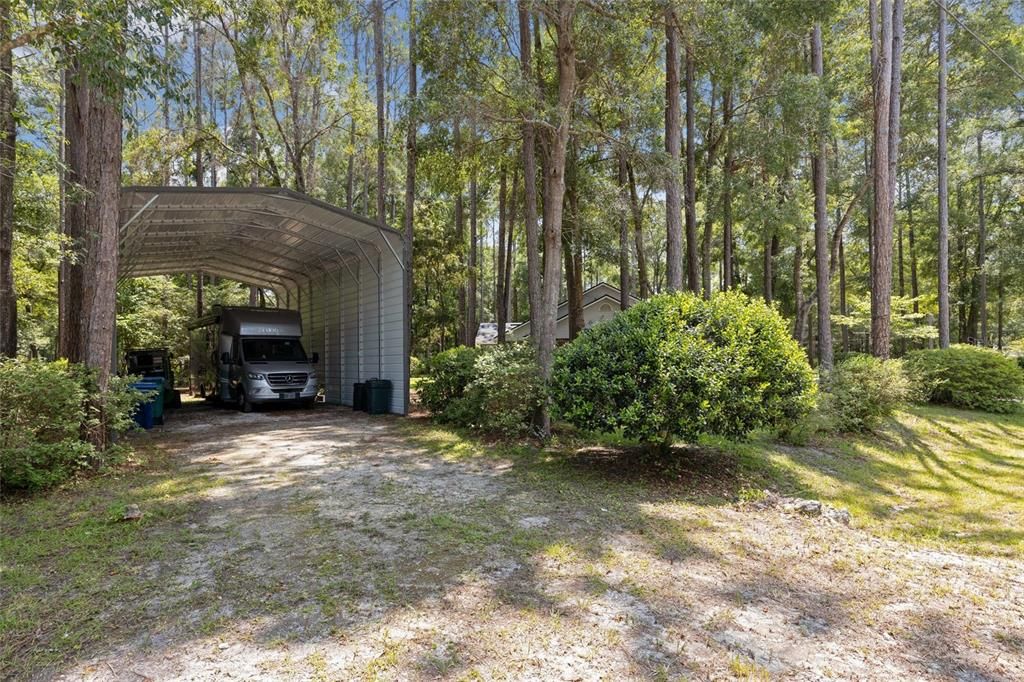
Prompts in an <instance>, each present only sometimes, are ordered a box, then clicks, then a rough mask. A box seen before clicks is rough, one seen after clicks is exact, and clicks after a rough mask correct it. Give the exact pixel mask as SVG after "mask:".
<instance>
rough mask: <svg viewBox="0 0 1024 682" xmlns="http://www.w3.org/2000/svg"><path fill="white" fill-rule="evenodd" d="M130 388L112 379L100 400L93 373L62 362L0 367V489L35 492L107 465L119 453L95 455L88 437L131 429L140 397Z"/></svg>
mask: <svg viewBox="0 0 1024 682" xmlns="http://www.w3.org/2000/svg"><path fill="white" fill-rule="evenodd" d="M129 383H130V380H129V379H128V378H123V377H112V378H111V380H110V386H109V388H108V390H107V391H106V392H104V393H102V394H101V393H100V392H99V390H98V388H97V387H96V382H95V379H94V373H93V372H90V371H88V370H86V369H85V368H83V367H81V366H79V365H72V364H69V363H68V362H66V361H64V360H58V361H56V362H45V361H41V360H5V361H2V362H0V487H2V488H3V490H38V489H41V488H46V487H49V486H52V485H55V484H57V483H60V482H61V481H63V480H65V479H67V478H68V477H69V476H71V475H72V474H74V473H75V472H76V471H77V470H79V469H81V468H82V467H84V466H86V465H88V464H105V463H108V462H109V461H110V460H111V458H112V457H114V456H116V455H117V454H118V450H117V449H116V448H108V449H106V450H104V451H102V452H98V451H97V450H96V448H95V447H94V446H93V445H92V443H91V442H89V440H86V437H89V436H95V434H97V433H104V434H105V433H110V432H113V433H121V432H124V431H126V430H128V429H129V428H131V427H132V418H131V415H132V412H133V410H134V409H135V406H136V405H137V404H138V402H139V400H140V399H141V398H142V397H143V396H142V394H141V393H140V392H139V391H136V390H134V389H132V388H131V387H130V386H129Z"/></svg>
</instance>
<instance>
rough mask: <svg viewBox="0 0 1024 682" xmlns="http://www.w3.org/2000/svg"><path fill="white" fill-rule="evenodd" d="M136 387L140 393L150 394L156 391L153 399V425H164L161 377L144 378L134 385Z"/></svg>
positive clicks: (162, 379)
mask: <svg viewBox="0 0 1024 682" xmlns="http://www.w3.org/2000/svg"><path fill="white" fill-rule="evenodd" d="M136 387H138V388H139V390H141V391H146V392H152V391H156V395H155V396H154V397H153V400H152V403H153V423H154V424H163V423H164V378H163V377H146V378H144V379H143V380H142V381H139V382H138V383H137V384H136Z"/></svg>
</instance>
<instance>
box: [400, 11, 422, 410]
mask: <svg viewBox="0 0 1024 682" xmlns="http://www.w3.org/2000/svg"><path fill="white" fill-rule="evenodd" d="M416 89H417V83H416V1H415V0H409V89H408V92H407V94H408V98H409V112H408V119H409V120H408V122H407V123H406V126H407V127H406V131H405V213H404V214H403V216H402V218H403V226H402V227H403V240H402V246H403V251H402V255H403V259H402V260H403V265H404V267H405V363H406V366H405V373H406V376H408V374H409V358H410V354H411V353H412V278H413V273H412V261H413V252H412V248H413V217H414V216H413V214H414V213H415V210H416V128H417V126H418V125H419V120H418V117H417V114H418V113H419V110H418V103H417V101H416V97H417V92H416ZM405 399H406V405H405V409H406V412H408V411H409V404H408V401H409V396H408V392H407V393H406V398H405Z"/></svg>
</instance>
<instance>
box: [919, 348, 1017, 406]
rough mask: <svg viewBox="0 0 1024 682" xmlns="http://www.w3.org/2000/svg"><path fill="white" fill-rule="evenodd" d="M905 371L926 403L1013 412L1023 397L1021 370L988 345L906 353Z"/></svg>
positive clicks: (1008, 358) (1009, 359) (1010, 359)
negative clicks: (985, 346)
mask: <svg viewBox="0 0 1024 682" xmlns="http://www.w3.org/2000/svg"><path fill="white" fill-rule="evenodd" d="M904 363H905V365H906V368H907V372H908V374H910V376H911V377H912V378H913V379H914V380H915V381H917V382H918V384H919V385H920V388H921V392H922V394H923V395H924V397H925V399H926V400H928V401H929V402H933V403H939V404H945V405H953V406H955V407H966V408H968V409H972V410H985V411H987V412H1003V413H1005V412H1013V411H1015V410H1017V409H1018V408H1019V407H1020V405H1021V401H1022V400H1024V371H1022V370H1021V368H1020V367H1018V366H1017V363H1016V362H1014V361H1013V359H1012V358H1010V357H1007V356H1006V355H1003V354H1002V353H1000V352H998V351H994V350H992V349H990V348H979V347H977V346H966V345H954V346H950V347H949V348H944V349H934V350H919V351H913V352H911V353H908V354H907V357H906V358H905V361H904Z"/></svg>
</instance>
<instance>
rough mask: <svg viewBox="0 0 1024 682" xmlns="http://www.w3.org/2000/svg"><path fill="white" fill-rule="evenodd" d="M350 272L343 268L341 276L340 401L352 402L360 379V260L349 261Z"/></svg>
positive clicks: (362, 268) (362, 266) (361, 272)
mask: <svg viewBox="0 0 1024 682" xmlns="http://www.w3.org/2000/svg"><path fill="white" fill-rule="evenodd" d="M350 267H351V272H350V271H349V269H348V268H345V269H344V270H343V272H342V278H341V321H342V335H343V337H344V346H345V357H344V365H343V370H342V386H341V396H342V398H341V402H342V404H343V405H351V404H352V385H353V384H355V383H356V382H357V381H362V380H363V379H364V377H363V376H362V372H361V370H360V366H359V362H360V345H359V344H360V334H359V328H360V311H359V290H360V286H361V285H360V280H359V277H361V275H362V274H363V272H364V271H365V266H364V265H363V264H362V263H360V262H355V263H350Z"/></svg>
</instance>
